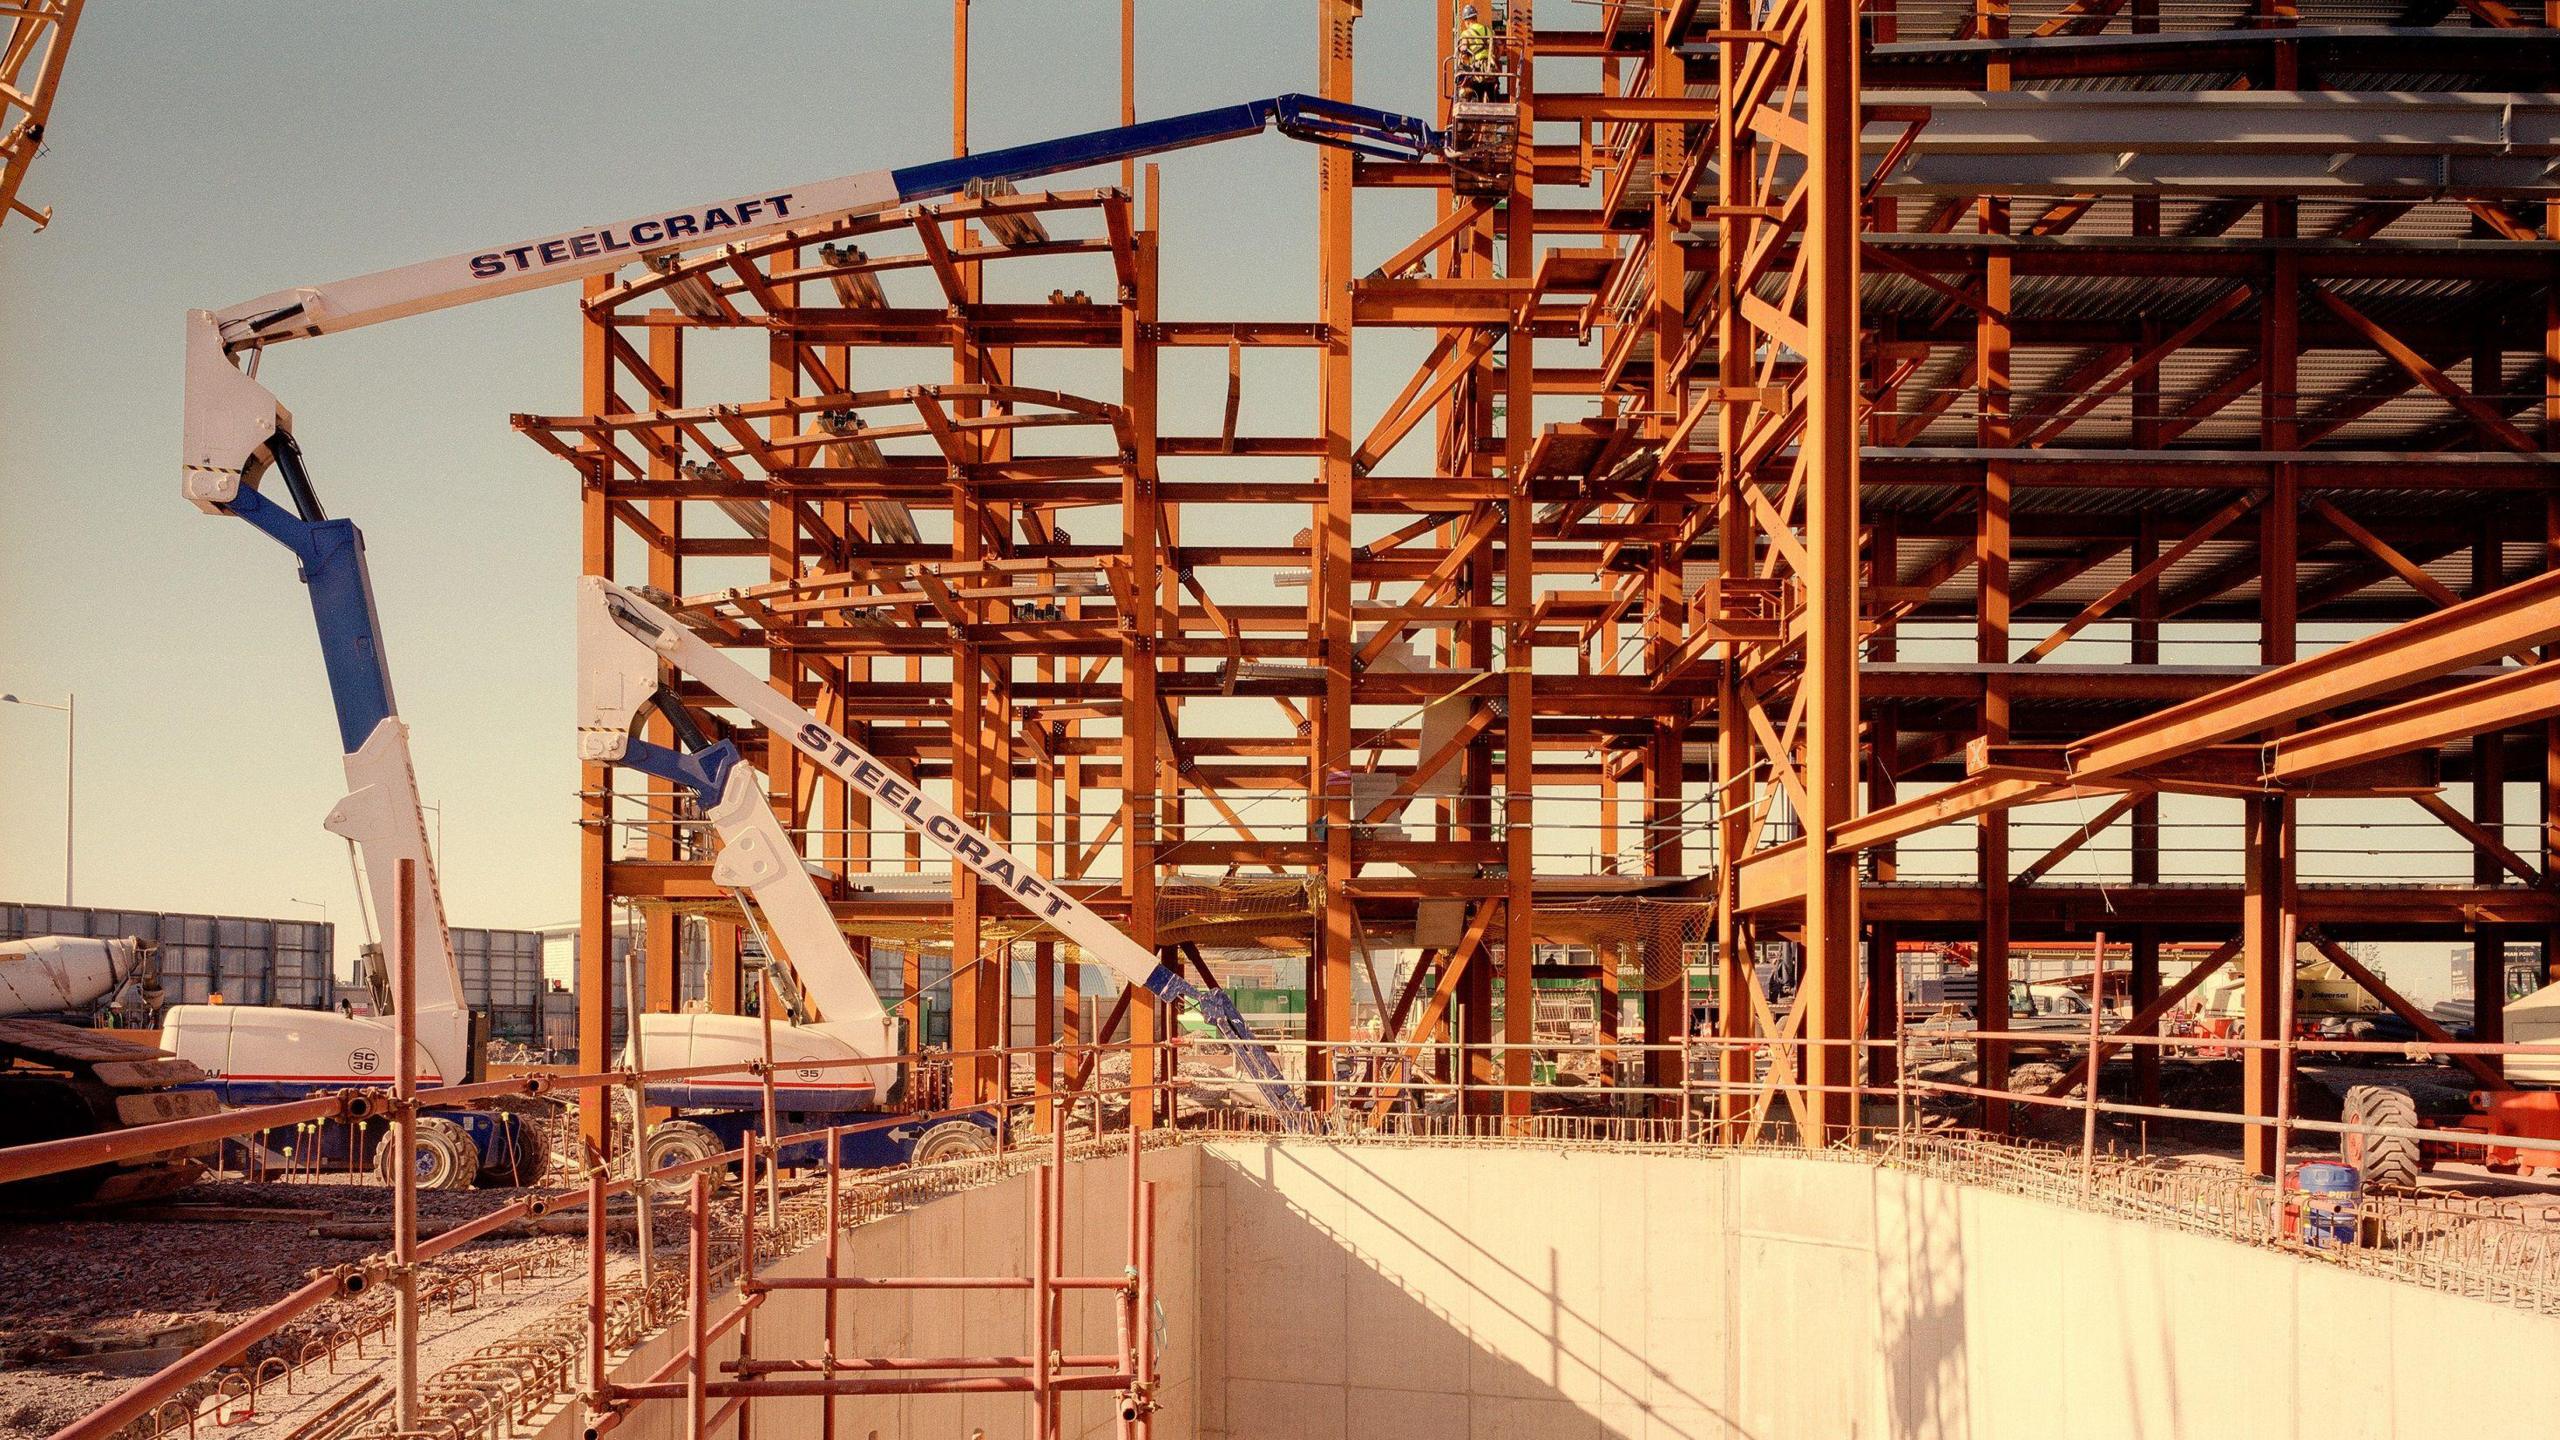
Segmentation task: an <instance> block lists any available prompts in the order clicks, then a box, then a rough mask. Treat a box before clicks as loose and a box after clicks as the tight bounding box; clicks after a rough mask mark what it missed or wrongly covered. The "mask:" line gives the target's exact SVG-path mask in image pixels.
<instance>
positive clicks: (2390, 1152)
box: [2338, 1085, 2427, 1190]
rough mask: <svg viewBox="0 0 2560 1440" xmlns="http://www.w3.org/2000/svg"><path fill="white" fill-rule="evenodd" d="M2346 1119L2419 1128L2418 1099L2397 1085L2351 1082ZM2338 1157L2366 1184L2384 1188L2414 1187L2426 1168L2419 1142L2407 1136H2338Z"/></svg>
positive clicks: (2350, 1134) (2406, 1188)
mask: <svg viewBox="0 0 2560 1440" xmlns="http://www.w3.org/2000/svg"><path fill="white" fill-rule="evenodd" d="M2343 1108H2344V1111H2345V1113H2344V1115H2343V1117H2342V1118H2343V1119H2345V1121H2346V1122H2347V1123H2348V1124H2350V1125H2388V1126H2391V1127H2393V1128H2395V1129H2400V1130H2415V1129H2417V1128H2418V1102H2417V1100H2416V1099H2415V1098H2414V1097H2412V1096H2411V1095H2410V1094H2409V1092H2408V1091H2406V1090H2403V1089H2401V1088H2399V1087H2398V1086H2396V1085H2352V1086H2349V1087H2348V1088H2347V1099H2346V1104H2345V1106H2344V1107H2343ZM2338 1156H2339V1158H2340V1159H2342V1160H2345V1161H2346V1162H2347V1163H2348V1164H2350V1165H2353V1166H2354V1167H2356V1170H2357V1172H2358V1173H2359V1174H2361V1175H2363V1176H2364V1183H2365V1184H2367V1185H2371V1186H2375V1187H2377V1188H2380V1189H2385V1190H2415V1189H2416V1188H2418V1176H2419V1174H2420V1172H2422V1171H2424V1170H2425V1169H2426V1168H2427V1164H2426V1157H2425V1156H2424V1155H2423V1154H2422V1153H2421V1152H2420V1149H2419V1145H2418V1142H2417V1141H2416V1140H2414V1139H2411V1138H2410V1137H2408V1136H2406V1135H2359V1134H2355V1133H2353V1132H2349V1133H2347V1134H2344V1135H2340V1136H2339V1137H2338Z"/></svg>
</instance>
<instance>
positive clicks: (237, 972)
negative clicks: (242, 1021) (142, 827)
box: [0, 905, 338, 1010]
mask: <svg viewBox="0 0 2560 1440" xmlns="http://www.w3.org/2000/svg"><path fill="white" fill-rule="evenodd" d="M29 935H96V936H105V937H114V936H118V935H130V936H133V937H134V938H135V939H138V940H148V941H150V942H152V943H153V944H155V945H157V946H159V947H160V985H161V989H162V990H163V991H164V992H165V994H164V997H163V998H164V1002H165V1003H167V1004H171V1005H202V1004H206V1003H209V1002H211V1001H212V1000H214V999H215V998H216V997H219V998H220V1000H221V1001H222V1003H224V1004H226V1005H280V1006H287V1007H291V1008H296V1009H304V1010H317V1009H322V1008H325V1007H326V1006H327V1005H329V1003H330V1000H331V994H332V988H333V987H332V980H331V973H330V972H331V968H332V966H333V964H334V963H335V962H334V957H335V956H336V954H337V943H338V940H337V927H336V926H335V925H332V924H330V923H329V922H327V921H310V920H269V919H260V918H257V917H254V916H245V915H188V914H169V913H163V912H161V911H156V910H101V909H93V908H90V907H87V906H80V907H71V906H63V905H0V940H15V939H19V938H22V937H25V936H29Z"/></svg>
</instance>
